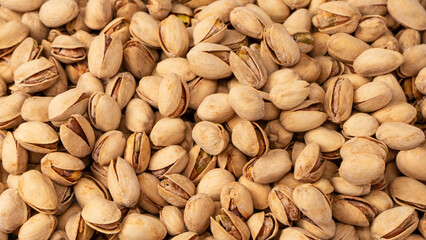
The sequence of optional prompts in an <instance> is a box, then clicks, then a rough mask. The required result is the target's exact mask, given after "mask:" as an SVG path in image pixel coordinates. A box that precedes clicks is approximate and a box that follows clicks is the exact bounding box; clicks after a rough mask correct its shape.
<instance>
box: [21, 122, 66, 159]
mask: <svg viewBox="0 0 426 240" xmlns="http://www.w3.org/2000/svg"><path fill="white" fill-rule="evenodd" d="M14 136H15V138H16V140H17V141H18V142H19V144H21V145H22V147H24V148H26V149H28V150H30V151H33V152H39V153H49V152H53V151H56V149H57V145H58V142H59V137H58V134H57V133H56V131H55V130H54V129H53V128H52V127H50V126H49V125H47V124H46V123H42V122H36V121H32V122H26V123H22V124H21V125H19V127H18V128H17V129H16V130H15V132H14Z"/></svg>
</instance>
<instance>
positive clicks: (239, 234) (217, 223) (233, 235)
mask: <svg viewBox="0 0 426 240" xmlns="http://www.w3.org/2000/svg"><path fill="white" fill-rule="evenodd" d="M225 226H232V228H233V229H235V230H236V231H235V230H234V231H230V230H228V229H227V228H225ZM210 229H211V231H212V233H213V236H214V237H215V238H217V239H224V240H225V239H226V240H234V239H241V240H248V239H249V238H250V230H249V228H248V227H247V225H246V224H245V223H244V222H243V220H241V219H240V218H239V217H237V216H236V215H235V214H234V213H233V212H230V211H228V210H226V209H223V208H222V209H221V214H220V215H218V216H216V217H215V219H213V218H212V217H210Z"/></svg>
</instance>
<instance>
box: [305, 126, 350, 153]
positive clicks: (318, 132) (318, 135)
mask: <svg viewBox="0 0 426 240" xmlns="http://www.w3.org/2000/svg"><path fill="white" fill-rule="evenodd" d="M305 142H306V143H307V144H309V143H312V142H315V143H317V144H318V145H319V146H320V148H321V152H333V151H336V150H338V149H339V148H340V147H341V146H342V145H343V143H345V138H344V137H343V136H342V135H341V134H340V133H338V132H337V131H334V130H331V129H328V128H325V127H318V128H315V129H313V130H310V131H308V132H307V133H306V134H305Z"/></svg>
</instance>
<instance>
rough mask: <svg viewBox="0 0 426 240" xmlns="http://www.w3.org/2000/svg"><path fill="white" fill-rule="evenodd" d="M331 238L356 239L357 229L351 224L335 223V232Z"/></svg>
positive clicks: (333, 239)
mask: <svg viewBox="0 0 426 240" xmlns="http://www.w3.org/2000/svg"><path fill="white" fill-rule="evenodd" d="M331 239H332V240H336V239H341V240H349V239H354V240H358V239H359V235H358V232H357V230H356V229H355V227H354V226H352V225H347V224H343V223H336V234H335V235H334V237H333V238H331Z"/></svg>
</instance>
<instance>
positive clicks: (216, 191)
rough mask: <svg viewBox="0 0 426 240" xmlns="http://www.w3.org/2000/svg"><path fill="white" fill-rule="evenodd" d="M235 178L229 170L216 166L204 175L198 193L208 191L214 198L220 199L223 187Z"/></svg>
mask: <svg viewBox="0 0 426 240" xmlns="http://www.w3.org/2000/svg"><path fill="white" fill-rule="evenodd" d="M234 181H235V178H234V175H232V173H230V172H229V171H227V170H224V169H221V168H216V169H213V170H211V171H209V172H208V173H206V175H204V177H203V178H202V179H201V181H200V182H199V183H198V186H197V194H198V193H206V194H207V195H209V197H211V198H212V199H213V200H215V201H217V200H219V199H220V194H221V190H222V188H223V187H224V186H225V185H226V184H228V183H231V182H234Z"/></svg>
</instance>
